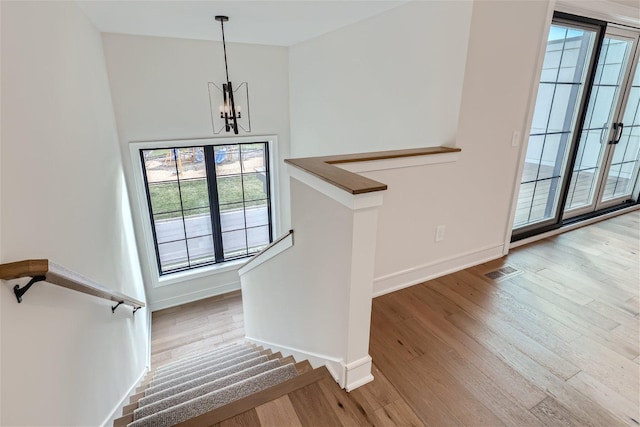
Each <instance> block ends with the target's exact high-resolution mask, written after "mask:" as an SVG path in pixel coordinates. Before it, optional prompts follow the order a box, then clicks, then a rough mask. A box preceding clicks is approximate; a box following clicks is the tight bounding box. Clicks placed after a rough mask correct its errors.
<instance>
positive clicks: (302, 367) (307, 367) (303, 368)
mask: <svg viewBox="0 0 640 427" xmlns="http://www.w3.org/2000/svg"><path fill="white" fill-rule="evenodd" d="M296 369H297V370H298V375H302V374H306V373H307V372H311V371H313V367H312V366H311V363H309V361H308V360H303V361H302V362H298V363H296Z"/></svg>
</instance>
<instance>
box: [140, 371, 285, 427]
mask: <svg viewBox="0 0 640 427" xmlns="http://www.w3.org/2000/svg"><path fill="white" fill-rule="evenodd" d="M280 366H281V365H280V361H279V360H269V361H267V362H264V363H261V364H259V365H255V366H252V367H250V368H247V369H244V370H242V371H239V372H236V373H233V374H231V375H227V376H225V377H222V378H219V379H217V380H215V381H212V382H208V383H205V384H202V385H200V386H197V387H193V388H191V389H188V390H185V391H183V392H182V393H178V394H174V395H173V396H170V397H167V398H165V399H161V400H158V401H156V402H153V403H149V404H145V405H144V406H142V405H141V406H140V407H139V408H138V409H136V410H135V411H133V418H134V419H135V420H138V419H140V418H144V417H147V416H149V415H152V414H155V413H156V412H160V411H162V410H165V409H168V408H171V407H173V406H176V405H179V404H181V403H184V402H188V401H189V400H193V399H196V398H198V397H200V396H204V395H205V394H209V393H212V392H214V391H216V390H220V389H222V388H224V387H228V386H230V385H232V384H236V383H239V382H241V381H244V380H246V379H248V378H253V377H255V376H257V375H259V374H262V373H264V372H267V371H271V370H274V369H276V368H279V367H280ZM296 373H297V371H296Z"/></svg>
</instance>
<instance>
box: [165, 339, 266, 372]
mask: <svg viewBox="0 0 640 427" xmlns="http://www.w3.org/2000/svg"><path fill="white" fill-rule="evenodd" d="M252 345H253V344H247V345H244V344H236V343H234V344H230V345H225V346H224V347H216V348H214V349H212V350H211V351H206V352H198V353H193V354H190V355H187V356H184V357H181V358H180V359H179V360H176V361H173V362H169V363H166V364H164V365H162V366H159V367H158V368H157V369H156V371H157V372H161V371H163V370H165V369H169V368H171V367H173V366H177V365H179V364H181V363H183V362H186V361H189V360H195V359H198V358H201V357H205V356H207V355H211V354H216V353H223V352H225V351H229V350H233V349H237V348H240V347H249V346H252Z"/></svg>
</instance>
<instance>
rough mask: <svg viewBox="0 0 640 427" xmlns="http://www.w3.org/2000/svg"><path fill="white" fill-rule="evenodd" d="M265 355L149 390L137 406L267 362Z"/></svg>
mask: <svg viewBox="0 0 640 427" xmlns="http://www.w3.org/2000/svg"><path fill="white" fill-rule="evenodd" d="M267 361H268V359H267V356H258V357H255V358H253V359H249V360H247V361H245V362H241V363H238V364H236V365H232V366H229V367H227V368H223V369H220V370H216V371H214V372H212V373H210V374H207V375H202V376H199V377H197V378H195V379H192V380H190V381H183V382H181V383H180V384H178V385H175V386H173V387H168V388H163V389H158V390H155V392H154V390H150V391H149V393H148V394H145V396H144V397H142V398H140V400H138V402H137V403H138V406H144V405H149V404H151V403H153V402H157V401H158V400H161V399H165V398H167V397H169V396H172V395H174V394H178V393H182V392H183V391H186V390H189V389H190V388H193V387H198V386H200V385H202V384H206V383H209V382H212V381H215V380H217V379H220V378H223V377H226V376H228V375H232V374H235V373H236V372H240V371H243V370H245V369H247V368H250V367H252V366H256V365H259V364H261V363H264V362H267Z"/></svg>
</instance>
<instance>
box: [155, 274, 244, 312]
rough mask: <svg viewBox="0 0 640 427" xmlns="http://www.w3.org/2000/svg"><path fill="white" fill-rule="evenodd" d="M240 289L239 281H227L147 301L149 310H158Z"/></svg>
mask: <svg viewBox="0 0 640 427" xmlns="http://www.w3.org/2000/svg"><path fill="white" fill-rule="evenodd" d="M239 290H240V281H238V282H232V283H227V284H225V285H221V286H216V287H214V288H207V289H202V290H199V291H196V292H191V293H188V294H181V295H176V296H173V297H171V298H165V299H161V300H157V301H149V311H158V310H163V309H165V308H170V307H175V306H177V305H182V304H187V303H189V302H194V301H198V300H201V299H205V298H210V297H215V296H217V295H222V294H226V293H229V292H233V291H239Z"/></svg>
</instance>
